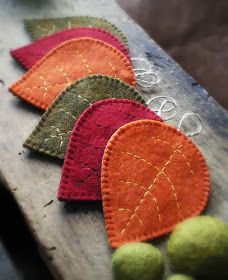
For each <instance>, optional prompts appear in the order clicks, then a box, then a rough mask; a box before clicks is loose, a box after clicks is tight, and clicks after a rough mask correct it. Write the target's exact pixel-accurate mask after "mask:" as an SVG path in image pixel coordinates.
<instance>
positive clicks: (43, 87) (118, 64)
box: [9, 38, 135, 110]
mask: <svg viewBox="0 0 228 280" xmlns="http://www.w3.org/2000/svg"><path fill="white" fill-rule="evenodd" d="M92 74H103V75H107V76H112V77H115V78H117V79H120V80H122V81H124V82H126V83H128V84H129V85H131V86H134V85H135V76H134V72H133V70H132V66H131V64H130V62H129V61H128V59H127V58H126V57H125V55H123V54H122V53H121V52H120V51H119V50H117V49H116V48H114V47H112V46H111V45H109V44H107V43H105V42H103V41H100V40H95V39H92V38H80V39H73V40H69V41H67V42H65V43H63V44H61V45H59V46H58V47H56V48H55V49H53V50H51V51H50V52H49V53H48V54H47V55H46V56H44V57H43V58H42V59H41V60H40V61H39V62H37V63H36V64H35V65H34V66H33V67H32V68H31V69H30V70H29V71H28V72H27V73H25V74H24V75H23V76H22V78H21V79H20V80H18V81H17V82H16V83H15V84H13V85H12V86H11V87H10V88H9V90H10V91H11V92H12V93H13V94H14V95H16V96H18V97H20V98H22V99H24V100H26V101H27V102H29V103H31V104H32V105H34V106H36V107H38V108H40V109H43V110H46V109H47V108H48V107H49V106H50V104H51V103H52V102H53V100H54V99H55V97H56V96H57V95H59V94H60V93H61V92H62V91H63V90H64V89H65V88H66V87H67V86H68V85H70V84H71V83H72V82H74V81H75V80H78V79H80V78H82V77H84V76H88V75H92Z"/></svg>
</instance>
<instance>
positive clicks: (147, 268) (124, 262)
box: [112, 243, 164, 280]
mask: <svg viewBox="0 0 228 280" xmlns="http://www.w3.org/2000/svg"><path fill="white" fill-rule="evenodd" d="M112 272H113V278H114V280H161V279H162V277H163V273H164V259H163V256H162V254H161V253H160V251H159V250H158V249H157V248H155V247H154V246H152V245H150V244H146V243H128V244H125V245H122V246H121V247H119V248H118V249H117V250H116V251H115V253H114V254H113V255H112Z"/></svg>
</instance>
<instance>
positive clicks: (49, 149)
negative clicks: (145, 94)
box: [24, 75, 144, 159]
mask: <svg viewBox="0 0 228 280" xmlns="http://www.w3.org/2000/svg"><path fill="white" fill-rule="evenodd" d="M106 98H127V99H131V100H135V101H138V102H140V103H143V104H144V100H143V99H142V98H141V96H140V95H139V93H138V92H137V91H135V90H134V89H133V88H132V87H130V86H128V85H127V84H125V83H123V82H121V81H120V80H117V79H113V78H111V77H107V76H102V75H97V76H89V77H86V78H82V79H81V80H78V81H77V82H75V83H73V84H72V85H71V86H69V87H68V88H67V89H66V90H64V91H63V92H62V94H61V95H60V96H58V97H57V98H56V100H55V101H54V102H53V103H52V105H51V106H50V108H49V109H48V110H47V112H46V113H45V114H44V115H43V116H42V118H41V120H40V122H39V123H38V125H37V126H36V128H35V129H34V131H33V132H32V134H31V135H30V136H29V137H28V139H27V140H26V141H25V143H24V146H25V147H27V148H30V149H33V150H35V151H38V152H41V153H44V154H47V155H51V156H53V157H57V158H60V159H63V158H64V155H65V151H66V147H67V143H68V140H69V137H70V134H71V131H72V129H73V127H74V125H75V122H76V121H77V118H78V117H79V116H80V114H81V113H82V112H83V111H84V110H85V109H86V108H87V107H88V106H90V105H92V103H93V102H96V101H98V100H101V99H106Z"/></svg>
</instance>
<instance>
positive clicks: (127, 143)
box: [101, 120, 209, 247]
mask: <svg viewBox="0 0 228 280" xmlns="http://www.w3.org/2000/svg"><path fill="white" fill-rule="evenodd" d="M101 191H102V200H103V209H104V216H105V224H106V230H107V235H108V239H109V243H110V245H111V247H118V246H120V245H121V244H123V243H126V242H136V241H137V242H138V241H143V240H148V239H152V238H155V237H157V236H161V235H163V234H166V233H168V232H170V231H171V230H172V229H173V228H174V227H175V225H176V224H177V223H178V222H180V221H182V220H183V219H185V218H187V217H191V216H195V215H198V214H199V213H200V212H201V211H202V210H203V208H204V206H205V204H206V202H207V199H208V191H209V176H208V169H207V165H206V163H205V160H204V158H203V156H202V154H201V153H200V151H199V150H198V148H197V147H196V146H195V145H194V144H193V142H192V141H191V140H190V139H189V138H187V137H186V136H185V135H184V134H182V133H181V132H179V131H178V130H177V129H175V128H174V127H172V126H170V125H167V124H164V123H162V122H157V121H151V120H141V121H135V122H131V123H129V124H126V125H124V126H122V127H121V128H119V129H118V130H117V131H116V132H115V133H114V134H113V136H112V137H111V139H110V140H109V142H108V144H107V146H106V148H105V151H104V155H103V160H102V175H101Z"/></svg>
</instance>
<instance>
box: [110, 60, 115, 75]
mask: <svg viewBox="0 0 228 280" xmlns="http://www.w3.org/2000/svg"><path fill="white" fill-rule="evenodd" d="M109 64H110V66H111V68H112V70H113V72H114V74H115V75H114V77H115V78H116V69H115V67H114V66H113V64H112V62H111V61H110V62H109Z"/></svg>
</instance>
